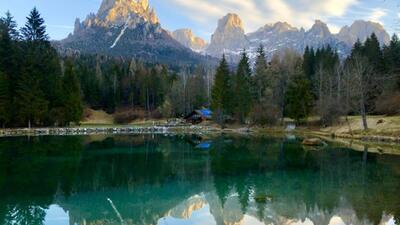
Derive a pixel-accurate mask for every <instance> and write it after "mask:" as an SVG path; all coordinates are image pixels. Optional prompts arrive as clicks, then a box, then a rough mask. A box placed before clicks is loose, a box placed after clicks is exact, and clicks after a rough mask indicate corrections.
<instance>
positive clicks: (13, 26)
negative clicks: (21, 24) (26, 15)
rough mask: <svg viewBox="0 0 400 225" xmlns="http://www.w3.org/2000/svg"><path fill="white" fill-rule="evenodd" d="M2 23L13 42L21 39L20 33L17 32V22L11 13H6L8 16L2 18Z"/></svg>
mask: <svg viewBox="0 0 400 225" xmlns="http://www.w3.org/2000/svg"><path fill="white" fill-rule="evenodd" d="M0 20H1V23H3V24H4V25H5V28H6V30H7V33H8V35H9V36H10V38H11V39H12V40H18V39H19V32H18V30H17V22H15V20H14V17H13V16H12V15H11V13H10V12H9V11H7V12H6V16H5V17H3V18H1V19H0Z"/></svg>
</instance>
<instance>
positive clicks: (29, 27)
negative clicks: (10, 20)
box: [21, 7, 49, 41]
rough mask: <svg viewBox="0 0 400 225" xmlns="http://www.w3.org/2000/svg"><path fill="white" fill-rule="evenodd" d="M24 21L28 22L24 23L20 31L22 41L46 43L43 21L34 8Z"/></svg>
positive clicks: (46, 36) (46, 37)
mask: <svg viewBox="0 0 400 225" xmlns="http://www.w3.org/2000/svg"><path fill="white" fill-rule="evenodd" d="M26 19H27V20H28V21H27V22H26V24H25V27H23V28H22V29H21V33H22V35H23V37H24V39H25V40H27V41H48V39H49V37H48V35H47V34H46V26H45V25H44V20H43V18H41V15H40V13H39V11H38V10H37V9H36V7H35V8H33V9H32V11H31V12H30V14H29V16H28V17H27V18H26Z"/></svg>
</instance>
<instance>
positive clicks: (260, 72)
mask: <svg viewBox="0 0 400 225" xmlns="http://www.w3.org/2000/svg"><path fill="white" fill-rule="evenodd" d="M267 69H268V63H267V59H266V56H265V52H264V47H263V46H262V45H261V46H260V47H259V48H258V50H257V58H256V63H255V68H254V76H253V79H252V80H253V82H252V87H251V89H252V94H253V99H254V102H258V103H259V102H260V101H261V98H262V96H263V94H264V92H265V90H266V89H267V86H268V84H267V76H268V74H267V73H268V72H267Z"/></svg>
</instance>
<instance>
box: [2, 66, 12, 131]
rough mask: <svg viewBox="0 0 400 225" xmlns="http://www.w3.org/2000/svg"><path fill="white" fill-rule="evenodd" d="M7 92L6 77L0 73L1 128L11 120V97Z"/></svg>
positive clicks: (7, 83) (7, 82)
mask: <svg viewBox="0 0 400 225" xmlns="http://www.w3.org/2000/svg"><path fill="white" fill-rule="evenodd" d="M9 90H10V89H9V81H8V79H7V76H6V75H5V74H4V73H2V72H1V71H0V126H2V127H5V126H6V125H7V124H8V122H9V121H10V120H11V117H10V116H11V113H10V106H11V96H10V93H9Z"/></svg>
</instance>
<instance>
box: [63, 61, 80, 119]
mask: <svg viewBox="0 0 400 225" xmlns="http://www.w3.org/2000/svg"><path fill="white" fill-rule="evenodd" d="M63 89H64V93H65V94H64V96H65V106H64V107H65V109H66V121H67V122H75V123H79V121H80V120H81V118H82V113H83V106H82V98H81V88H80V84H79V79H78V77H77V74H76V71H75V68H74V65H73V63H72V61H71V60H67V61H66V63H65V73H64V79H63Z"/></svg>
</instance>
